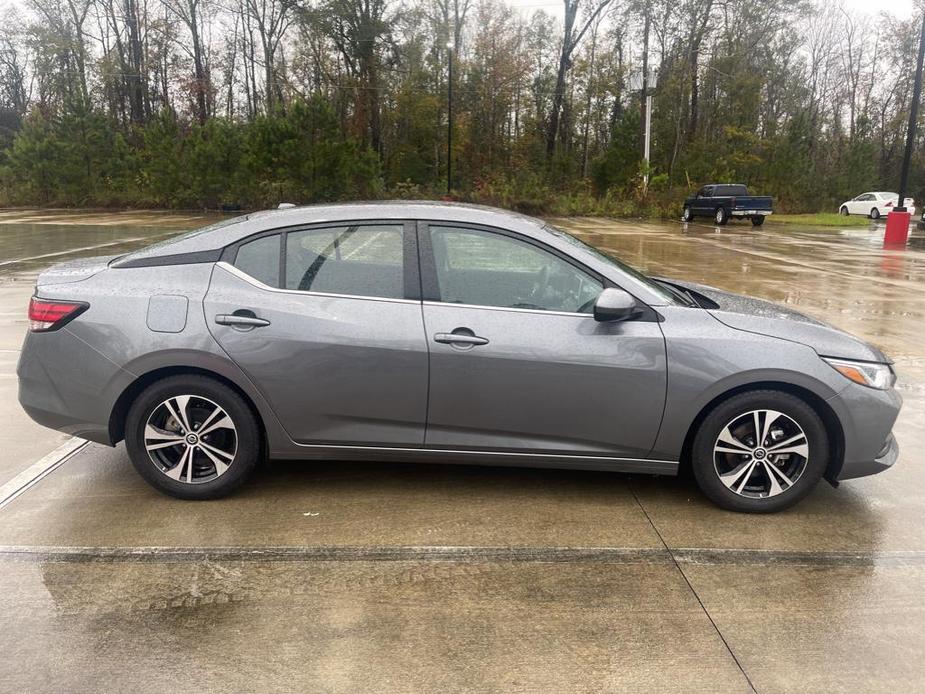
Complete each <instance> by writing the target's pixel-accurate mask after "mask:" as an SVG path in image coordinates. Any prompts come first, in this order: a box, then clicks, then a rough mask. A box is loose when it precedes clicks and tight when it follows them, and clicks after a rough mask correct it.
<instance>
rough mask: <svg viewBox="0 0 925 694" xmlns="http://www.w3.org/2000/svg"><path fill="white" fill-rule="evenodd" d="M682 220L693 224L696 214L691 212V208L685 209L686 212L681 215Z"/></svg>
mask: <svg viewBox="0 0 925 694" xmlns="http://www.w3.org/2000/svg"><path fill="white" fill-rule="evenodd" d="M681 219H682V220H683V221H685V222H692V221H693V220H694V213H693V212H691V208H690V207H685V208H684V212H682V213H681Z"/></svg>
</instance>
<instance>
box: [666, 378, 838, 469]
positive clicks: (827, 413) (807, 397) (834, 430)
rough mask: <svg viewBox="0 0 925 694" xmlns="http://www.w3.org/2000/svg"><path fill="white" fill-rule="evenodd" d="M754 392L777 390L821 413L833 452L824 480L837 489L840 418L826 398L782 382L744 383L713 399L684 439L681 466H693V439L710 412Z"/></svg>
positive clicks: (702, 409)
mask: <svg viewBox="0 0 925 694" xmlns="http://www.w3.org/2000/svg"><path fill="white" fill-rule="evenodd" d="M752 390H776V391H780V392H782V393H787V394H789V395H793V396H795V397H797V398H800V399H801V400H802V401H803V402H805V403H806V404H807V405H809V406H810V407H812V408H813V410H815V411H816V413H818V415H819V417H820V418H821V419H822V423H823V425H824V426H825V430H826V434H827V435H828V439H829V451H830V453H829V462H828V465H827V466H826V470H825V473H824V475H823V477H824V478H825V479H826V480H827V481H828V482H829V483H830V484H832V485H833V486H836V485H837V484H838V482H837V479H838V474H839V472H840V471H841V467H842V463H843V462H844V458H845V432H844V430H843V429H842V425H841V422H840V421H839V419H838V416H837V415H836V414H835V411H834V410H833V409H832V408H831V407H830V406H829V404H828V403H827V402H826V401H825V399H823V398H822V397H820V396H819V395H817V394H816V393H814V392H813V391H811V390H809V389H808V388H804V387H802V386H798V385H794V384H793V383H786V382H783V381H774V380H768V381H756V382H753V383H744V384H741V385H738V386H735V387H733V388H729V389H728V390H725V391H723V392H722V393H720V394H719V395H717V396H716V397H714V398H713V399H712V400H710V401H709V402H708V403H707V404H706V405H704V406H703V407H702V408H701V410H700V412H698V413H697V416H696V417H694V420H693V421H692V422H691V424H690V426H689V427H688V430H687V434H686V435H685V436H684V443H683V445H682V447H681V459H680V461H681V465H682V466H683V467H685V468H689V466H690V463H691V449H692V448H693V445H694V437H695V436H696V435H697V430H698V429H699V428H700V425H701V423H702V422H703V420H704V419H706V417H707V415H709V414H710V412H712V411H713V410H714V409H715V408H716V407H717V406H719V405H720V404H721V403H722V402H725V401H726V400H728V399H729V398H731V397H733V396H735V395H738V394H740V393H747V392H749V391H752Z"/></svg>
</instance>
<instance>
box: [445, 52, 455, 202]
mask: <svg viewBox="0 0 925 694" xmlns="http://www.w3.org/2000/svg"><path fill="white" fill-rule="evenodd" d="M446 47H447V55H448V56H449V63H450V69H449V74H448V75H447V100H446V101H447V105H446V113H447V119H446V194H447V196H449V195H451V194H452V191H453V51H454V50H455V49H456V46H455V45H454V44H453V42H452V41H449V42H448V43H447V44H446Z"/></svg>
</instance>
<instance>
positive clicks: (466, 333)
mask: <svg viewBox="0 0 925 694" xmlns="http://www.w3.org/2000/svg"><path fill="white" fill-rule="evenodd" d="M434 342H440V343H442V344H444V345H460V346H466V347H475V346H476V345H487V344H488V338H487V337H479V336H478V335H475V334H473V333H472V331H471V330H468V329H467V328H457V329H456V330H454V331H453V332H451V333H437V334H436V335H434Z"/></svg>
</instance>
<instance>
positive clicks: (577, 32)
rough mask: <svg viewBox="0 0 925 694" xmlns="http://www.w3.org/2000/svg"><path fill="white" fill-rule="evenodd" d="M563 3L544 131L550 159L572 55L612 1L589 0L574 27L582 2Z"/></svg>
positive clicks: (556, 135) (554, 145)
mask: <svg viewBox="0 0 925 694" xmlns="http://www.w3.org/2000/svg"><path fill="white" fill-rule="evenodd" d="M563 1H564V3H565V27H564V31H563V35H562V48H561V50H560V52H559V67H558V71H557V73H556V87H555V91H554V92H553V97H552V108H551V110H550V112H549V124H548V127H547V129H546V156H547V157H552V155H553V153H554V152H555V149H556V141H557V139H558V137H559V119H560V117H561V115H562V103H563V101H564V100H565V90H566V78H567V76H568V72H569V70H571V68H572V54H573V53H574V52H575V49H576V48H577V47H578V44H580V43H581V40H582V39H583V38H584V35H585V34H586V33H587V31H588V29H589V28H590V27H591V25H592V23H593V22H594V20H595V19H597V17H598V15H600V14H601V13H602V12H603V11H604V10H605V9H607V6H608V5H610V3H611V2H612V0H590V1H591V2H594V3H595V4H593V5H591V6H590V7H589V11H588V12H586V16H585V18H584V21H583V22H582V23H581V25H580V26H576V22H577V20H578V14H579V10H581V9H582V0H563Z"/></svg>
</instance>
